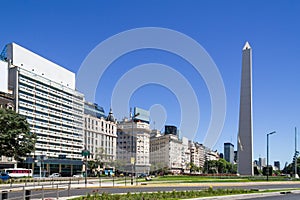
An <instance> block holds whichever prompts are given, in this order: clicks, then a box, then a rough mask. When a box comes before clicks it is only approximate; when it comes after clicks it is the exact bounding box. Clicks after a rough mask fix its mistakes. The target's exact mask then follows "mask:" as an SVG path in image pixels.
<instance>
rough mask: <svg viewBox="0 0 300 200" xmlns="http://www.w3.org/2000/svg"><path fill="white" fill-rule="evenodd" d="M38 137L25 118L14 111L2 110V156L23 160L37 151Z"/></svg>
mask: <svg viewBox="0 0 300 200" xmlns="http://www.w3.org/2000/svg"><path fill="white" fill-rule="evenodd" d="M35 143H36V135H35V134H34V133H31V132H30V128H29V124H28V122H27V121H26V119H25V117H23V116H21V115H19V114H18V113H16V112H14V111H13V110H9V109H0V155H3V156H6V157H13V158H14V159H15V160H18V161H19V160H21V158H22V157H26V155H27V154H28V153H31V152H33V151H34V150H35Z"/></svg>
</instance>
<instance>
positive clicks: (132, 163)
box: [130, 113, 140, 185]
mask: <svg viewBox="0 0 300 200" xmlns="http://www.w3.org/2000/svg"><path fill="white" fill-rule="evenodd" d="M139 115H140V113H136V114H135V115H133V114H131V159H130V162H131V185H133V173H134V167H135V166H134V165H135V157H134V156H133V119H134V118H135V117H137V116H139Z"/></svg>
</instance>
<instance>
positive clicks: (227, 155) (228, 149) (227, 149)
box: [224, 142, 234, 163]
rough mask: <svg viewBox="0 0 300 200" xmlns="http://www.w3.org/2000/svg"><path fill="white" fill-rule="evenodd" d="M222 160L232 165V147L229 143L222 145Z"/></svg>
mask: <svg viewBox="0 0 300 200" xmlns="http://www.w3.org/2000/svg"><path fill="white" fill-rule="evenodd" d="M224 159H225V160H226V161H227V162H230V163H234V145H233V144H231V143H230V142H227V143H224Z"/></svg>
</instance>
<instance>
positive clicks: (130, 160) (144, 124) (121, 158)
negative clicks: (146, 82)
mask: <svg viewBox="0 0 300 200" xmlns="http://www.w3.org/2000/svg"><path fill="white" fill-rule="evenodd" d="M150 132H151V130H150V125H149V111H146V110H143V109H140V108H135V109H134V113H133V114H132V116H131V119H130V120H129V119H126V118H125V119H123V120H122V121H118V124H117V162H118V163H119V165H120V166H119V169H118V170H120V171H125V172H128V173H131V172H133V173H136V174H141V173H149V172H150Z"/></svg>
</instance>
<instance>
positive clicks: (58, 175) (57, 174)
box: [49, 173, 61, 178]
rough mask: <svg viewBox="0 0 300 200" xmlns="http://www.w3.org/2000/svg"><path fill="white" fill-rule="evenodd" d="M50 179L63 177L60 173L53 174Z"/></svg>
mask: <svg viewBox="0 0 300 200" xmlns="http://www.w3.org/2000/svg"><path fill="white" fill-rule="evenodd" d="M49 177H50V178H55V177H61V175H60V173H53V174H51V175H50V176H49Z"/></svg>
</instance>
